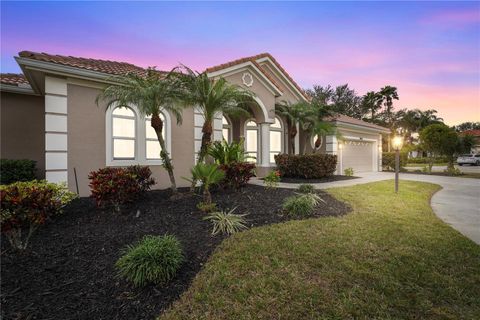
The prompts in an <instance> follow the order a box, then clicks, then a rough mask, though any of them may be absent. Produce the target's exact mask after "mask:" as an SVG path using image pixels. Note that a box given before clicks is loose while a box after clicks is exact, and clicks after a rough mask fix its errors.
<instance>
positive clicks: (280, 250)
mask: <svg viewBox="0 0 480 320" xmlns="http://www.w3.org/2000/svg"><path fill="white" fill-rule="evenodd" d="M438 189H439V187H438V186H436V185H433V184H426V183H420V182H412V181H401V184H400V193H399V194H398V195H396V194H394V193H393V181H383V182H377V183H371V184H366V185H359V186H353V187H346V188H336V189H331V190H329V192H330V193H332V194H333V195H334V196H335V197H337V198H338V199H340V200H343V201H346V202H348V203H349V204H350V205H351V206H352V208H353V212H352V213H350V214H348V215H346V216H343V217H328V218H319V219H318V218H317V219H311V220H303V221H290V222H286V223H281V224H276V225H270V226H266V227H260V228H255V229H251V230H249V231H246V232H242V233H239V234H236V235H235V236H233V237H230V238H228V239H227V240H225V241H224V242H223V243H222V244H221V245H220V246H219V247H218V248H217V250H216V251H215V253H214V254H213V255H212V256H211V258H210V259H209V262H208V263H207V264H206V265H205V267H204V269H203V270H202V271H201V272H200V273H199V274H198V275H197V277H196V278H195V279H194V281H193V284H192V285H191V287H190V288H189V290H188V291H187V292H186V293H184V294H183V295H182V297H181V298H180V299H179V300H178V301H177V302H176V303H174V305H173V306H172V307H171V308H170V310H168V311H167V312H166V313H164V314H163V315H162V316H161V317H160V319H161V320H166V319H374V318H375V319H425V318H428V319H479V318H480V299H478V297H479V296H480V246H478V245H476V244H474V243H473V242H472V241H470V240H469V239H467V238H465V237H464V236H462V235H461V234H460V233H458V232H456V231H455V230H453V229H452V228H451V227H449V226H447V225H446V224H444V223H443V222H442V221H441V220H439V219H438V218H437V217H436V216H435V215H434V213H433V212H432V210H431V208H430V205H429V199H430V197H431V196H432V194H433V193H434V192H436V191H437V190H438Z"/></svg>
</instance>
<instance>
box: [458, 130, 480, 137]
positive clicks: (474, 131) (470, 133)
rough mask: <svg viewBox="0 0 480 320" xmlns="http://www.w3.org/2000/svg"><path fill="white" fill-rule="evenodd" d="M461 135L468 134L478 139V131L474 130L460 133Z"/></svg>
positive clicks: (479, 134) (479, 133)
mask: <svg viewBox="0 0 480 320" xmlns="http://www.w3.org/2000/svg"><path fill="white" fill-rule="evenodd" d="M461 134H465V135H466V134H468V135H472V136H475V137H480V130H475V129H472V130H465V131H462V132H461Z"/></svg>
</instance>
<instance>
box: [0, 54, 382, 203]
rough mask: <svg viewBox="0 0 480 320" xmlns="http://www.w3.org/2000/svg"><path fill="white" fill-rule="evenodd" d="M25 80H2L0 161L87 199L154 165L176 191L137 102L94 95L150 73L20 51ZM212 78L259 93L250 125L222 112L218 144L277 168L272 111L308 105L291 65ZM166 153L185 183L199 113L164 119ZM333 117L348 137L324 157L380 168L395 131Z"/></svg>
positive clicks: (281, 132)
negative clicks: (32, 168)
mask: <svg viewBox="0 0 480 320" xmlns="http://www.w3.org/2000/svg"><path fill="white" fill-rule="evenodd" d="M15 59H16V61H17V63H18V65H19V66H20V68H21V69H22V71H23V74H2V75H1V157H2V158H7V159H33V160H36V161H37V167H38V169H39V172H38V175H39V178H46V179H47V180H49V181H53V182H61V181H65V182H67V184H68V187H69V189H71V190H72V191H77V183H78V192H79V194H80V195H81V196H87V195H89V187H88V177H87V176H88V173H89V172H91V171H93V170H97V169H98V168H101V167H105V166H124V165H132V164H141V165H149V166H150V167H151V169H152V171H153V175H154V177H155V178H156V180H157V181H158V184H157V187H158V188H166V187H168V186H169V180H168V176H167V174H166V171H165V170H164V169H163V168H162V167H161V162H160V160H159V148H160V147H159V145H158V142H156V138H155V135H154V134H152V131H153V130H152V129H151V128H150V125H149V121H150V119H145V118H142V117H141V116H140V115H139V114H138V112H137V110H136V109H135V106H132V107H131V108H130V109H125V108H122V109H118V108H117V109H112V108H110V109H107V108H106V106H105V103H101V104H100V105H99V106H97V104H96V103H95V99H96V97H97V95H98V94H99V92H100V90H101V88H102V87H103V86H105V84H106V79H107V78H108V77H110V76H112V75H119V74H125V73H127V72H135V73H139V74H143V73H145V69H143V68H141V67H138V66H135V65H133V64H130V63H125V62H115V61H107V60H98V59H88V58H78V57H71V56H60V55H52V54H47V53H36V52H30V51H22V52H20V53H19V54H18V56H17V57H15ZM206 72H207V73H208V75H209V76H210V77H211V78H213V79H216V78H219V77H223V78H225V79H226V80H227V81H229V82H231V83H234V84H237V85H239V86H242V87H244V88H245V89H248V90H250V91H252V92H253V93H254V99H255V105H254V106H252V112H253V115H254V116H253V117H252V118H250V119H246V118H242V119H230V118H228V117H227V116H223V115H218V118H217V119H216V120H215V123H214V138H215V139H216V140H220V139H222V138H225V139H227V140H230V141H231V140H238V139H240V137H244V138H245V146H246V151H247V152H248V153H251V154H253V155H255V156H256V159H257V160H256V161H257V167H258V171H257V172H258V174H259V175H262V174H264V173H265V172H267V171H268V170H270V168H271V167H273V166H274V158H273V156H274V155H275V154H277V153H284V152H288V143H287V141H286V140H287V139H286V137H287V134H288V132H287V130H286V125H285V123H284V121H283V119H281V118H279V117H277V116H276V115H275V105H276V104H278V103H280V102H282V101H289V102H291V103H294V102H297V101H301V100H307V99H308V96H307V95H306V94H305V93H304V92H303V90H302V89H301V88H300V87H299V85H298V84H297V83H296V82H295V81H294V80H293V78H292V77H291V76H290V75H289V74H288V73H287V72H286V71H285V69H284V68H283V67H282V66H281V65H280V64H279V63H278V62H277V61H276V60H275V58H274V57H272V56H271V55H270V54H268V53H264V54H259V55H256V56H252V57H247V58H242V59H238V60H235V61H231V62H228V63H224V64H220V65H217V66H214V67H210V68H207V69H206ZM162 116H163V118H164V120H165V123H166V125H165V136H166V143H167V148H168V151H169V152H170V154H171V156H172V158H173V161H174V166H175V174H176V177H177V178H178V180H177V181H178V183H179V185H180V186H182V185H185V186H186V185H188V183H187V182H186V181H184V180H183V179H181V177H185V176H189V170H190V168H191V167H192V166H193V165H194V164H195V159H196V154H197V152H198V151H199V149H200V141H201V128H202V125H203V117H202V114H200V113H199V112H197V111H196V110H194V109H193V108H187V109H186V110H185V111H184V112H183V123H182V124H181V125H177V124H176V122H175V120H174V119H172V116H171V115H169V114H168V113H166V112H164V113H163V115H162ZM332 121H333V122H334V123H335V125H336V126H337V128H338V131H339V132H340V134H341V136H342V140H341V141H338V140H337V137H336V136H326V137H323V138H322V145H321V146H320V148H319V150H318V152H323V153H331V154H337V155H338V157H339V161H338V168H337V172H338V173H342V172H343V170H344V169H345V168H348V167H351V168H353V169H354V171H355V172H363V171H378V170H381V148H382V134H385V133H388V130H387V129H385V128H383V127H380V126H377V125H374V124H371V123H367V122H364V121H361V120H357V119H353V118H350V117H347V116H342V115H340V116H337V117H335V118H334V119H332ZM313 145H314V144H313V138H311V137H307V136H306V134H305V133H304V132H302V131H301V130H300V132H299V134H298V135H297V137H296V140H295V146H296V147H295V150H296V151H297V152H298V150H302V149H303V148H304V147H305V149H306V150H307V152H312V150H313V148H314V146H313Z"/></svg>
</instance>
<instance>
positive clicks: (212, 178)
mask: <svg viewBox="0 0 480 320" xmlns="http://www.w3.org/2000/svg"><path fill="white" fill-rule="evenodd" d="M190 172H191V173H192V179H186V178H185V179H186V180H188V181H190V182H193V181H201V182H202V187H203V202H204V203H205V204H210V203H212V195H211V194H210V187H211V186H212V185H215V184H218V183H220V182H221V181H222V180H223V178H224V177H225V172H223V171H222V170H220V169H219V167H218V165H217V164H213V163H212V164H206V163H197V164H196V165H195V166H193V167H192V169H190Z"/></svg>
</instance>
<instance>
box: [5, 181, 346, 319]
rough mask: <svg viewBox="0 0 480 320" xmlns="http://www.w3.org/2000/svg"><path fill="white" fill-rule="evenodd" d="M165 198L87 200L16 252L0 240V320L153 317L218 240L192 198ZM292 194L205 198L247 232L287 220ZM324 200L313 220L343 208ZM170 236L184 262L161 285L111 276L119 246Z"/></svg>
mask: <svg viewBox="0 0 480 320" xmlns="http://www.w3.org/2000/svg"><path fill="white" fill-rule="evenodd" d="M183 191H184V192H185V193H184V196H183V197H182V198H181V199H179V200H176V201H171V200H169V196H170V192H169V191H150V192H148V193H147V194H146V195H145V197H144V198H143V199H141V200H139V201H138V202H137V203H136V204H132V205H129V206H127V207H125V208H123V210H122V213H121V214H115V213H113V212H112V211H110V210H106V211H102V210H100V209H97V208H96V207H95V205H94V202H93V200H92V199H90V198H81V199H77V200H75V201H74V202H72V203H71V204H70V205H69V206H68V207H67V208H66V210H65V212H64V214H63V215H62V216H60V217H58V218H57V219H56V221H55V222H54V223H50V224H47V225H46V226H45V227H44V228H41V229H39V230H38V232H37V233H36V234H35V235H34V236H33V237H32V239H31V244H30V246H29V247H28V248H27V249H26V250H25V252H23V253H20V254H17V253H13V252H12V251H11V250H9V248H8V243H7V242H6V241H5V239H2V256H1V268H2V269H1V270H2V283H1V303H2V313H1V317H2V318H3V319H129V320H131V319H154V318H155V317H156V316H158V315H159V314H161V313H162V311H163V310H164V309H165V308H166V307H168V306H169V305H170V304H171V303H172V302H173V301H174V300H176V299H177V298H178V297H179V295H180V294H181V293H182V292H184V291H185V290H186V289H187V288H188V287H189V285H190V283H191V281H192V279H193V277H194V276H195V275H196V274H197V273H198V271H199V270H200V269H201V268H202V266H203V264H204V263H205V262H206V261H207V259H208V258H209V256H210V255H211V253H212V252H213V251H214V249H215V248H216V246H217V245H219V244H220V243H221V242H222V240H223V239H224V238H225V236H215V237H212V236H211V228H212V225H211V223H210V222H208V221H204V220H202V217H203V216H204V215H203V214H202V213H201V212H199V211H198V209H197V208H196V204H197V203H198V202H199V201H200V200H201V197H200V196H198V195H191V194H187V193H186V190H183ZM294 192H295V190H289V189H265V188H264V187H260V186H253V185H249V186H247V187H245V188H244V189H242V190H240V191H225V190H222V189H219V190H217V191H216V192H214V193H213V201H214V202H216V203H217V205H218V207H220V208H221V209H232V208H234V207H236V210H235V213H239V214H248V215H247V216H246V217H245V218H246V219H247V222H248V226H249V227H255V226H261V225H265V224H272V223H278V222H283V221H286V220H290V219H291V217H288V216H286V215H284V214H283V213H282V209H281V206H282V203H283V200H284V199H285V198H286V197H288V196H290V195H292V194H293V193H294ZM317 192H318V195H320V196H321V198H322V199H323V200H324V201H325V203H323V202H320V203H319V205H318V207H317V208H316V209H315V213H314V215H313V216H314V217H321V216H335V215H342V214H345V213H346V212H348V211H349V210H350V209H349V207H348V206H347V205H346V204H344V203H342V202H340V201H338V200H336V199H334V198H333V197H331V196H330V195H329V194H327V193H325V192H322V191H317ZM149 234H151V235H164V234H173V235H175V236H176V237H177V238H178V239H179V240H180V241H181V243H182V246H183V249H184V254H185V262H184V264H183V265H182V267H181V268H180V270H179V271H178V273H177V276H176V277H175V278H174V279H173V280H172V281H171V282H170V283H168V284H167V285H166V286H163V287H162V286H158V285H149V286H146V287H143V288H136V287H133V286H132V285H131V284H129V283H128V282H127V281H126V280H124V279H122V278H119V277H118V276H117V270H116V269H115V267H114V265H115V262H116V261H117V260H118V258H119V257H120V255H121V251H122V249H123V248H125V247H126V246H127V245H131V244H133V243H135V242H136V241H138V240H140V239H141V238H142V237H143V236H144V235H149Z"/></svg>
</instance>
